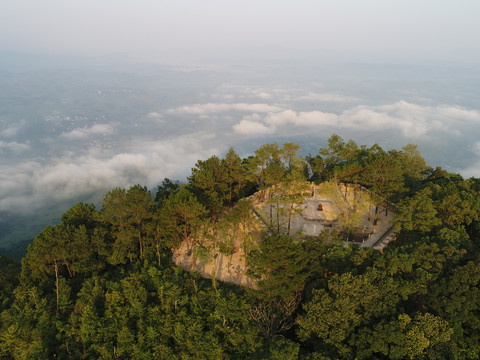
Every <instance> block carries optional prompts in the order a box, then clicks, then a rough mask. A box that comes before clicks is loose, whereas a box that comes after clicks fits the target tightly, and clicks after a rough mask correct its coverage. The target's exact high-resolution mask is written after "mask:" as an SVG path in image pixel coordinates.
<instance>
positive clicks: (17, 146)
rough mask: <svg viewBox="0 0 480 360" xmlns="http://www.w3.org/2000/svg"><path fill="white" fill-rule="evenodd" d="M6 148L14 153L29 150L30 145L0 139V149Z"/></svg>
mask: <svg viewBox="0 0 480 360" xmlns="http://www.w3.org/2000/svg"><path fill="white" fill-rule="evenodd" d="M1 150H7V151H12V152H14V153H20V152H23V151H27V150H30V145H28V144H22V143H18V142H16V141H2V140H0V151H1Z"/></svg>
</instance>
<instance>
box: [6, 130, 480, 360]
mask: <svg viewBox="0 0 480 360" xmlns="http://www.w3.org/2000/svg"><path fill="white" fill-rule="evenodd" d="M299 153H300V148H299V146H298V145H297V144H295V143H285V144H283V145H282V146H279V145H278V144H277V143H272V144H265V145H262V146H260V147H259V148H258V149H257V150H256V151H255V153H254V155H252V156H249V157H248V158H244V159H242V158H241V157H240V156H239V155H237V154H236V153H235V151H234V150H233V149H230V150H229V151H228V153H227V154H226V155H225V156H224V157H223V158H220V157H218V156H211V157H210V158H208V159H207V160H199V161H198V162H197V163H196V164H195V165H194V167H193V168H192V171H191V175H190V176H189V177H188V181H186V182H185V183H179V182H177V181H172V180H169V179H164V180H163V182H161V184H160V185H158V187H157V189H156V191H154V192H150V191H149V190H148V189H147V188H146V187H145V186H142V185H134V186H131V187H130V188H128V189H124V188H115V189H112V190H111V191H109V192H108V193H107V194H106V195H105V197H104V199H103V203H102V205H101V207H100V208H99V209H97V208H96V207H95V206H94V205H93V204H87V203H78V204H76V205H74V206H73V207H72V208H70V209H69V210H68V211H66V212H65V213H64V214H63V215H62V217H61V219H60V220H61V222H60V223H59V224H58V225H55V226H47V227H46V228H45V229H44V230H43V231H42V232H41V233H40V234H38V235H37V236H36V238H35V240H34V241H33V243H32V244H30V245H29V246H28V250H27V254H26V256H25V257H24V258H23V259H22V263H21V266H20V264H16V263H14V262H12V261H10V260H9V259H7V258H6V257H4V256H0V359H32V360H33V359H35V360H41V359H112V360H113V359H145V360H146V359H168V360H174V359H182V360H183V359H311V360H314V359H318V360H327V359H478V358H479V357H480V196H479V195H480V194H479V193H480V181H479V179H476V178H470V179H463V178H462V177H461V176H460V175H458V174H454V173H449V172H448V171H445V170H443V169H441V168H440V167H435V168H433V167H431V166H429V165H427V164H426V163H425V161H424V159H423V158H422V156H421V154H420V153H419V151H418V150H417V147H416V146H415V145H412V144H408V145H406V146H404V147H403V148H402V149H401V150H384V149H382V148H381V147H380V146H378V145H373V146H370V147H369V146H365V145H358V144H357V143H356V142H354V141H353V140H344V139H343V138H341V137H340V136H338V135H332V136H331V137H330V139H329V141H328V145H327V146H325V147H321V148H320V149H319V152H318V154H314V155H309V156H306V157H304V158H302V157H301V156H300V155H299ZM312 182H313V183H316V184H321V183H326V182H333V183H337V184H344V185H345V191H353V190H349V189H355V187H356V186H362V187H363V188H365V189H367V190H368V191H369V194H371V198H370V200H369V201H372V202H373V204H374V207H375V209H377V210H378V209H380V208H381V209H388V208H389V207H390V208H392V209H395V216H394V218H393V221H392V225H393V226H394V227H395V230H396V231H397V233H398V236H397V238H396V240H395V241H393V242H392V243H390V244H389V245H388V246H387V247H386V248H385V249H383V251H382V252H379V251H375V250H374V249H373V248H371V247H364V248H361V247H360V246H359V245H358V244H356V243H352V242H349V243H348V245H345V242H344V241H343V240H344V239H345V238H346V237H348V236H349V234H351V233H352V231H354V229H355V224H354V223H352V222H348V221H344V226H343V227H341V228H338V229H337V228H333V229H329V230H325V231H323V232H321V233H320V235H319V236H305V235H304V234H302V233H301V232H300V233H292V232H291V231H290V223H288V224H287V223H285V224H280V223H275V222H274V221H273V220H272V219H270V221H271V223H270V224H269V223H268V220H267V221H266V224H263V225H262V226H260V231H259V232H258V234H256V235H255V236H253V232H252V231H250V229H251V226H252V224H253V223H254V222H255V221H256V216H255V214H254V212H253V205H252V203H251V200H249V197H250V196H251V195H253V194H262V196H264V197H265V200H264V201H265V202H278V201H281V202H283V204H284V207H283V208H284V209H285V216H286V217H287V218H290V214H291V213H289V211H294V206H293V204H294V203H298V202H301V199H302V197H303V196H304V192H305V189H306V188H308V185H309V184H311V183H312ZM276 194H277V195H279V194H280V195H281V196H276ZM378 211H379V210H378ZM372 220H374V219H372ZM280 225H281V226H280ZM240 238H241V239H242V241H241V242H239V241H238V240H239V239H240ZM184 243H188V244H189V247H190V249H191V251H192V254H193V258H194V259H195V257H196V258H198V259H199V260H198V261H215V257H216V256H217V255H218V253H219V252H220V253H224V254H232V253H234V252H236V251H239V250H238V249H237V248H238V247H239V246H241V247H242V251H243V253H244V254H245V262H246V264H247V265H248V272H247V275H248V276H249V277H250V278H251V279H252V281H254V283H255V286H250V287H248V286H238V285H235V284H232V283H227V282H222V281H218V280H216V278H215V276H212V277H210V278H204V277H202V276H201V275H200V274H199V273H198V272H196V271H187V270H185V269H183V268H182V267H180V266H177V265H176V264H175V263H174V262H173V260H172V253H173V252H174V251H175V250H176V249H178V248H179V247H180V246H181V244H184ZM212 244H213V245H212ZM212 248H213V249H214V250H215V251H212ZM195 261H196V260H195Z"/></svg>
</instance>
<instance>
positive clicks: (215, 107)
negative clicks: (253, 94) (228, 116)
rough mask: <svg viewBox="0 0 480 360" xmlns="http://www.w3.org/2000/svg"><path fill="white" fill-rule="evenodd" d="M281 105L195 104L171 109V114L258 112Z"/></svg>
mask: <svg viewBox="0 0 480 360" xmlns="http://www.w3.org/2000/svg"><path fill="white" fill-rule="evenodd" d="M281 110H282V108H281V107H279V106H274V105H268V104H247V103H235V104H227V103H207V104H195V105H187V106H182V107H178V108H175V109H170V110H168V112H169V113H170V114H190V115H205V114H212V113H220V112H228V111H243V112H256V113H268V112H275V111H281Z"/></svg>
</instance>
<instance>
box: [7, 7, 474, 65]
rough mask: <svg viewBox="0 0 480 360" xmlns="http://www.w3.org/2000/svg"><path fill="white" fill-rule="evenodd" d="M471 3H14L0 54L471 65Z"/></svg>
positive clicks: (191, 59) (472, 56)
mask: <svg viewBox="0 0 480 360" xmlns="http://www.w3.org/2000/svg"><path fill="white" fill-rule="evenodd" d="M479 18H480V1H478V0H457V1H453V0H416V1H413V0H401V1H400V0H398V1H397V0H395V1H394V0H362V1H359V0H296V1H293V0H291V1H286V0H255V1H252V0H241V1H237V0H202V1H198V0H178V1H159V0H135V1H134V0H68V1H67V0H42V1H38V0H15V1H3V2H2V4H1V5H0V51H20V52H27V53H39V54H50V55H60V54H61V55H81V56H98V55H118V54H120V55H126V56H129V57H132V58H136V59H141V60H154V61H160V62H169V63H175V62H183V63H185V62H187V63H188V62H189V61H197V60H201V61H215V60H228V61H235V60H237V61H241V60H242V59H257V58H259V59H269V58H279V59H282V58H287V59H296V58H300V59H301V58H304V57H308V56H312V57H314V58H315V57H318V58H322V57H325V58H326V59H327V60H330V59H332V60H338V59H341V60H344V61H367V62H369V61H374V62H410V63H415V62H422V61H428V62H431V61H439V62H442V61H447V62H463V63H477V62H479V61H480V41H479V34H480V21H478V19H479Z"/></svg>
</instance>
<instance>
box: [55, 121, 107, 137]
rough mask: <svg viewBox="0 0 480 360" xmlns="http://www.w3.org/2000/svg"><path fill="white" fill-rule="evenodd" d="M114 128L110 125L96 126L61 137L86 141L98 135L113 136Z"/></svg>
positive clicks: (80, 129) (74, 130) (64, 134)
mask: <svg viewBox="0 0 480 360" xmlns="http://www.w3.org/2000/svg"><path fill="white" fill-rule="evenodd" d="M114 130H115V129H114V127H113V126H112V125H110V124H95V125H93V126H92V127H87V128H76V129H73V130H72V131H70V132H68V133H63V134H62V135H61V136H62V137H64V138H66V139H70V140H75V139H85V138H88V137H91V136H96V135H109V134H113V132H114Z"/></svg>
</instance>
